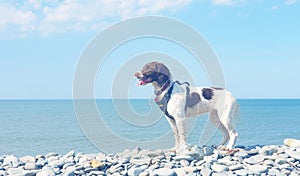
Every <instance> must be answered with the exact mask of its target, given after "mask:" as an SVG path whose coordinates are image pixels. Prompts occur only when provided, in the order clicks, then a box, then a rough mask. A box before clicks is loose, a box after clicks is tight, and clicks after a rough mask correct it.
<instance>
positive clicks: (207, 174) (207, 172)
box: [200, 168, 212, 176]
mask: <svg viewBox="0 0 300 176" xmlns="http://www.w3.org/2000/svg"><path fill="white" fill-rule="evenodd" d="M211 173H212V170H210V169H208V168H204V169H202V170H201V171H200V174H201V175H203V176H210V174H211Z"/></svg>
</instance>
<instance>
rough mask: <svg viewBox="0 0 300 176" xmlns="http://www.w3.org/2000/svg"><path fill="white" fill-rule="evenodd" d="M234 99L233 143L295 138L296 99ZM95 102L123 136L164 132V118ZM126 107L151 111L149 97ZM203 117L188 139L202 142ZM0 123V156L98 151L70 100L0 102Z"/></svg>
mask: <svg viewBox="0 0 300 176" xmlns="http://www.w3.org/2000/svg"><path fill="white" fill-rule="evenodd" d="M119 103H120V104H122V103H127V101H119ZM239 103H240V105H241V106H240V113H239V117H238V119H237V121H236V127H237V130H238V132H239V138H238V141H237V145H256V144H264V145H269V144H282V141H283V139H285V138H298V139H300V100H239ZM97 105H98V108H99V112H100V113H101V115H102V117H103V119H104V121H105V123H106V124H107V126H109V128H110V129H112V130H113V131H114V132H115V133H117V134H118V135H120V136H122V137H124V138H127V139H129V140H137V141H147V140H150V139H152V138H154V137H159V136H161V135H163V134H165V133H166V132H168V131H169V130H170V126H169V125H168V122H167V121H166V120H165V119H164V118H161V119H159V120H158V121H157V122H156V123H154V124H151V125H149V126H138V125H132V124H130V123H128V122H126V120H124V119H122V118H120V116H126V112H127V111H128V116H130V115H131V111H129V110H128V109H126V107H125V108H123V109H122V108H118V111H117V110H116V109H115V106H114V105H113V103H112V101H111V100H98V101H97ZM130 105H131V107H132V108H133V109H134V111H135V112H136V113H137V114H135V115H138V116H140V118H143V117H141V114H142V115H147V113H148V115H149V112H150V111H151V106H150V105H149V100H130ZM120 112H122V113H120ZM133 117H134V116H133ZM144 118H145V117H144ZM207 120H208V119H207V116H201V117H200V118H198V120H197V121H196V125H195V127H194V128H193V130H192V132H191V134H190V136H189V141H190V143H192V144H199V141H201V142H203V141H205V142H207V141H208V139H207V138H205V135H204V134H206V133H203V129H204V128H205V125H206V124H207V123H206V122H207ZM0 121H1V128H0V155H4V154H15V155H17V156H23V155H36V154H46V153H48V152H53V151H54V152H58V153H65V152H68V151H70V150H75V151H76V152H85V153H95V152H99V150H98V149H97V148H96V147H95V146H94V145H92V144H91V143H90V142H89V140H88V139H87V138H86V136H85V135H84V133H83V132H82V130H81V128H80V126H79V124H78V121H77V118H76V115H75V112H74V108H73V102H72V100H2V101H0ZM208 127H209V128H208V129H209V130H210V134H211V133H213V132H214V128H213V127H212V126H210V124H209V125H208ZM209 139H210V138H209ZM220 140H221V135H220V133H219V132H217V133H215V134H214V136H213V137H212V138H211V139H210V140H209V141H208V143H207V144H217V143H218V141H220ZM202 144H203V143H202Z"/></svg>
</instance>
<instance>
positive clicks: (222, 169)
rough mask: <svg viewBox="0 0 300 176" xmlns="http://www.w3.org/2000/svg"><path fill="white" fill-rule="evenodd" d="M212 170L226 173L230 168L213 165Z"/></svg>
mask: <svg viewBox="0 0 300 176" xmlns="http://www.w3.org/2000/svg"><path fill="white" fill-rule="evenodd" d="M211 169H212V170H213V171H215V172H224V171H228V167H227V166H224V165H222V164H213V165H212V166H211Z"/></svg>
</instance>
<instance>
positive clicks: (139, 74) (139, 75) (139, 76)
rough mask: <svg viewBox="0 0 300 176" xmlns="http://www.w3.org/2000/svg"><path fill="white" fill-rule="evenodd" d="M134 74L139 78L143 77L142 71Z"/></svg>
mask: <svg viewBox="0 0 300 176" xmlns="http://www.w3.org/2000/svg"><path fill="white" fill-rule="evenodd" d="M134 76H135V77H136V78H137V79H141V78H142V77H143V74H142V73H141V72H139V71H138V72H136V73H135V74H134Z"/></svg>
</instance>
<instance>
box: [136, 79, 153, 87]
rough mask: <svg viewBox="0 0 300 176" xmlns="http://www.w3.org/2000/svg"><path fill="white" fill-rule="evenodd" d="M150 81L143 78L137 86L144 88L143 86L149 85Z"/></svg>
mask: <svg viewBox="0 0 300 176" xmlns="http://www.w3.org/2000/svg"><path fill="white" fill-rule="evenodd" d="M151 81H152V79H151V78H145V77H143V78H141V79H140V80H139V83H138V84H139V85H140V86H144V85H147V84H148V83H150V82H151Z"/></svg>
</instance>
